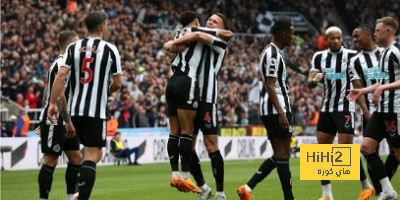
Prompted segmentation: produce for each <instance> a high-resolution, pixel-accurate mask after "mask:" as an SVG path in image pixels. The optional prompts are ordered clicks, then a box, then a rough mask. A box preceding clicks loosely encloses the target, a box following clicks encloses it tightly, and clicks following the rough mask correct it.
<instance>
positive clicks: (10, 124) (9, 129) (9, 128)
mask: <svg viewBox="0 0 400 200" xmlns="http://www.w3.org/2000/svg"><path fill="white" fill-rule="evenodd" d="M16 122H17V117H16V116H15V115H11V116H10V120H9V121H2V122H1V137H12V136H13V130H14V127H15V125H16Z"/></svg>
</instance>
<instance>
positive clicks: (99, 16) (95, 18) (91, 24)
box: [85, 11, 108, 33]
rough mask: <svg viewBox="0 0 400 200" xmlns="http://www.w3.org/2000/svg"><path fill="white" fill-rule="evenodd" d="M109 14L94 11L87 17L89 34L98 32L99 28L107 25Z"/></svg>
mask: <svg viewBox="0 0 400 200" xmlns="http://www.w3.org/2000/svg"><path fill="white" fill-rule="evenodd" d="M107 17H108V16H107V14H106V13H104V12H103V11H92V12H90V13H89V14H88V15H87V16H86V17H85V25H86V27H87V29H88V31H89V33H93V32H97V31H98V30H99V27H100V26H101V25H103V24H104V23H106V20H107Z"/></svg>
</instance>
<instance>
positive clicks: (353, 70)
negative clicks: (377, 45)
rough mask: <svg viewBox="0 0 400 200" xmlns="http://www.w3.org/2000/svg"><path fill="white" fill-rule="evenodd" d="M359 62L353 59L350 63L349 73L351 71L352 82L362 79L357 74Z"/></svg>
mask: <svg viewBox="0 0 400 200" xmlns="http://www.w3.org/2000/svg"><path fill="white" fill-rule="evenodd" d="M357 60H358V59H355V58H353V59H351V60H350V62H349V68H348V71H349V76H350V81H354V80H359V79H361V78H360V76H359V74H358V72H357V70H356V65H357Z"/></svg>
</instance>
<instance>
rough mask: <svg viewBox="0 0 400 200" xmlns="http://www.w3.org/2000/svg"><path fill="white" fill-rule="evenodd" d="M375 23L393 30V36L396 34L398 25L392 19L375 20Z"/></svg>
mask: <svg viewBox="0 0 400 200" xmlns="http://www.w3.org/2000/svg"><path fill="white" fill-rule="evenodd" d="M376 23H382V24H383V25H385V26H389V27H390V28H391V29H392V30H393V34H394V33H396V31H397V28H398V27H399V23H398V22H397V20H396V19H395V18H393V17H382V18H380V19H378V20H376Z"/></svg>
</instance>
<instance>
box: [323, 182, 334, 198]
mask: <svg viewBox="0 0 400 200" xmlns="http://www.w3.org/2000/svg"><path fill="white" fill-rule="evenodd" d="M322 196H323V197H329V198H333V194H332V185H331V184H330V183H329V184H326V185H322Z"/></svg>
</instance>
